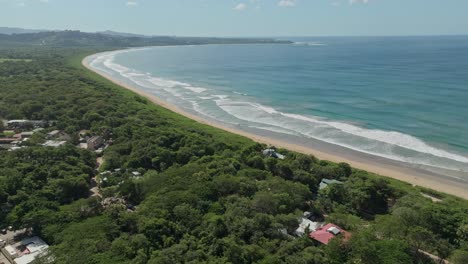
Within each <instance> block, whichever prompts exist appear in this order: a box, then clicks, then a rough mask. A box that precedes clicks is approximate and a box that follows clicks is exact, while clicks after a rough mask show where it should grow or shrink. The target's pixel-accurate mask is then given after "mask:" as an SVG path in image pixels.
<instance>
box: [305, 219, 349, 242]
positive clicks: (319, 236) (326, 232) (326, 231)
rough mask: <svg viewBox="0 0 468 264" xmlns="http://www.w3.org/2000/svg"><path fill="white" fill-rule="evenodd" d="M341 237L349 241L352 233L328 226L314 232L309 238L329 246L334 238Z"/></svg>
mask: <svg viewBox="0 0 468 264" xmlns="http://www.w3.org/2000/svg"><path fill="white" fill-rule="evenodd" d="M339 235H342V236H343V239H344V240H348V239H349V238H350V237H351V233H349V232H347V231H345V230H344V229H342V228H340V227H339V226H337V225H335V224H326V225H325V226H322V227H320V228H318V229H317V230H315V231H314V232H311V233H310V234H309V237H310V238H312V239H314V240H316V241H318V242H320V243H322V244H325V245H328V243H330V240H332V238H335V237H337V236H339Z"/></svg>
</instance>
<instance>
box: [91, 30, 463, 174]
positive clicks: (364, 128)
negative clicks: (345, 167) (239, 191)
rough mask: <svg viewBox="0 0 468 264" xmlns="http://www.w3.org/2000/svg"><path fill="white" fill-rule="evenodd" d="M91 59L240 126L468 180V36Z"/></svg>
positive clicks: (321, 41) (161, 50)
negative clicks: (316, 142) (324, 143)
mask: <svg viewBox="0 0 468 264" xmlns="http://www.w3.org/2000/svg"><path fill="white" fill-rule="evenodd" d="M89 63H90V66H91V67H93V68H94V69H95V70H98V71H101V72H104V73H106V74H108V75H111V76H112V77H113V78H118V79H120V80H122V81H125V82H127V83H129V84H132V85H134V86H138V87H139V88H140V89H142V90H145V91H146V92H149V93H152V94H154V95H156V96H158V97H159V98H161V99H163V100H165V101H167V102H168V103H171V104H174V105H176V106H178V107H180V108H182V109H184V110H185V111H189V112H191V113H194V114H197V115H199V116H201V117H205V118H207V119H212V120H215V121H218V122H220V123H224V124H227V125H229V126H232V127H236V128H238V129H243V130H248V131H253V132H257V133H261V134H267V135H268V133H270V134H271V135H273V134H274V135H275V136H276V137H278V136H279V137H281V135H284V138H288V140H289V141H292V142H294V140H296V141H297V142H302V143H304V142H307V140H308V139H309V140H310V141H312V140H314V141H322V142H327V143H329V144H332V145H335V146H338V147H342V148H345V149H350V150H353V151H358V152H361V153H365V154H366V155H370V156H376V157H380V158H385V159H389V160H393V161H397V162H403V163H404V164H406V165H408V166H410V167H414V168H424V169H428V170H431V171H434V172H437V173H442V174H444V175H450V176H452V177H457V178H460V179H466V178H467V174H468V173H467V172H468V133H467V132H466V131H468V115H467V113H468V103H467V102H468V37H405V38H393V37H392V38H390V37H387V38H307V39H297V40H296V43H295V44H291V45H207V46H174V47H154V48H141V49H131V50H125V51H115V52H108V53H101V54H97V55H95V56H92V57H91V58H90V59H89Z"/></svg>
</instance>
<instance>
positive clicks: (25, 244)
mask: <svg viewBox="0 0 468 264" xmlns="http://www.w3.org/2000/svg"><path fill="white" fill-rule="evenodd" d="M20 243H21V248H25V250H24V251H23V252H22V254H23V255H22V256H20V257H18V258H16V259H15V263H16V264H29V263H31V262H33V261H34V259H35V258H37V257H39V256H43V255H45V254H47V251H48V249H49V245H47V244H46V242H44V241H43V240H42V239H40V238H39V237H37V236H36V237H29V238H26V239H23V240H22V241H21V242H20Z"/></svg>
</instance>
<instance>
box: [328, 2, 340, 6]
mask: <svg viewBox="0 0 468 264" xmlns="http://www.w3.org/2000/svg"><path fill="white" fill-rule="evenodd" d="M330 5H332V6H340V5H341V3H340V2H331V3H330Z"/></svg>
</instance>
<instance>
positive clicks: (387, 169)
mask: <svg viewBox="0 0 468 264" xmlns="http://www.w3.org/2000/svg"><path fill="white" fill-rule="evenodd" d="M103 53H105V52H103ZM99 54H101V53H97V54H93V55H89V56H87V57H85V58H83V59H82V65H83V66H84V67H85V68H87V69H88V70H90V71H92V72H94V73H96V74H98V75H100V76H102V77H104V78H106V79H108V80H109V81H111V82H112V83H114V84H116V85H118V86H120V87H123V88H125V89H127V90H130V91H132V92H134V93H136V94H138V95H140V96H143V97H145V98H147V99H148V100H150V101H151V102H153V103H155V104H157V105H159V106H161V107H164V108H166V109H168V110H170V111H172V112H175V113H177V114H180V115H183V116H185V117H187V118H190V119H192V120H195V121H197V122H199V123H202V124H205V125H209V126H212V127H216V128H218V129H222V130H224V131H227V132H230V133H234V134H238V135H241V136H244V137H247V138H250V139H251V140H253V141H256V142H260V143H264V144H268V145H274V146H277V147H281V148H285V149H288V150H291V151H296V152H300V153H304V154H312V155H314V156H316V157H318V158H320V159H323V160H329V161H333V162H347V163H349V164H350V165H351V166H353V167H354V168H357V169H361V170H365V171H369V172H373V173H376V174H379V175H382V176H386V177H390V178H394V179H397V180H401V181H404V182H407V183H410V184H412V185H417V186H421V187H425V188H430V189H434V190H436V191H440V192H444V193H448V194H451V195H455V196H458V197H461V198H464V199H468V191H467V190H468V182H466V181H463V180H461V179H457V178H452V177H449V176H446V175H443V174H439V173H436V172H431V171H427V170H424V169H419V168H413V167H410V166H408V165H406V164H404V163H402V162H397V161H392V160H388V159H385V158H381V157H376V156H372V155H369V154H365V153H360V152H357V151H353V150H349V149H346V148H343V147H339V146H335V145H333V144H329V143H324V142H320V141H318V140H316V141H312V143H310V142H307V144H306V142H297V141H293V140H288V138H287V136H285V135H283V134H279V133H278V135H274V133H267V134H265V133H261V131H256V130H253V129H252V131H250V130H248V131H247V130H246V129H239V128H236V127H230V126H227V125H225V124H221V123H219V122H215V121H212V120H208V119H205V118H203V117H200V116H198V115H195V114H193V113H190V112H188V111H185V110H183V109H181V108H179V107H177V106H175V105H172V104H170V103H168V102H166V101H164V100H162V99H161V98H159V97H157V96H156V95H153V94H151V93H147V92H145V91H143V90H141V89H139V88H138V87H137V86H136V85H131V84H129V83H126V82H123V81H121V80H118V79H116V78H114V77H113V76H111V75H110V74H108V73H105V72H102V71H98V70H96V69H94V68H93V67H92V66H91V65H90V64H89V63H90V58H91V57H94V56H96V55H99ZM309 143H310V144H309Z"/></svg>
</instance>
